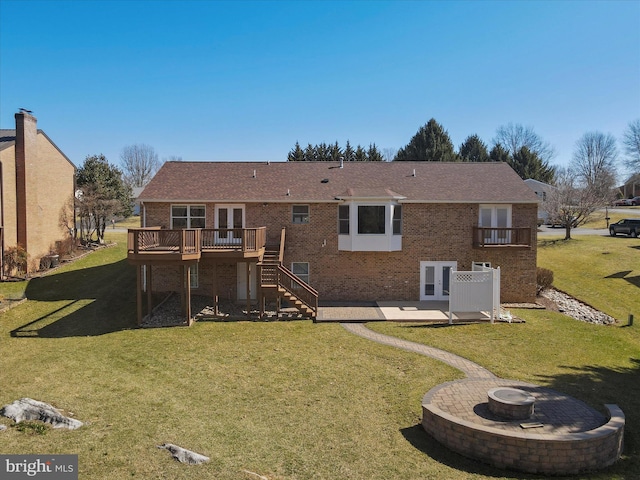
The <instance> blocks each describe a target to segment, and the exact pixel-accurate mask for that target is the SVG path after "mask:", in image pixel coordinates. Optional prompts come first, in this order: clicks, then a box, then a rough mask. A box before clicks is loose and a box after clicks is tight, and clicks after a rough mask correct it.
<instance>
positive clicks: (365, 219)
mask: <svg viewBox="0 0 640 480" xmlns="http://www.w3.org/2000/svg"><path fill="white" fill-rule="evenodd" d="M338 250H344V251H350V252H395V251H399V250H402V206H401V205H399V204H397V203H396V202H395V201H393V200H390V201H380V200H378V201H376V200H373V201H369V199H367V198H363V199H359V201H358V200H353V201H348V202H346V203H344V204H341V205H339V206H338Z"/></svg>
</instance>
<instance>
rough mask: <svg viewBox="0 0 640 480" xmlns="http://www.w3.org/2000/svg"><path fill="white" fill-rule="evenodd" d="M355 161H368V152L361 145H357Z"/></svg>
mask: <svg viewBox="0 0 640 480" xmlns="http://www.w3.org/2000/svg"><path fill="white" fill-rule="evenodd" d="M355 161H356V162H366V161H367V152H365V151H364V148H362V147H361V146H360V145H358V146H357V147H356V153H355Z"/></svg>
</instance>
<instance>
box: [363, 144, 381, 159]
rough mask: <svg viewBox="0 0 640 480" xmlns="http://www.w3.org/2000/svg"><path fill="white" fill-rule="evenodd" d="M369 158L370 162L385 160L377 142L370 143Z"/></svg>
mask: <svg viewBox="0 0 640 480" xmlns="http://www.w3.org/2000/svg"><path fill="white" fill-rule="evenodd" d="M367 160H369V161H370V162H383V161H384V159H383V158H382V153H381V152H380V150H378V147H376V144H375V143H370V144H369V150H367Z"/></svg>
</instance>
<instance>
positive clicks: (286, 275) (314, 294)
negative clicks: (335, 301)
mask: <svg viewBox="0 0 640 480" xmlns="http://www.w3.org/2000/svg"><path fill="white" fill-rule="evenodd" d="M277 281H278V283H277V285H278V287H280V288H282V289H284V290H285V291H286V292H288V293H289V294H291V295H293V296H294V297H296V298H297V299H298V300H300V301H301V302H302V303H303V304H304V305H306V306H307V307H308V308H310V309H311V310H312V311H313V312H314V313H317V312H318V291H317V290H315V289H314V288H313V287H312V286H311V285H309V284H308V283H306V282H305V281H304V280H302V279H301V278H300V277H298V276H297V275H296V274H295V273H293V272H292V271H291V270H289V269H288V268H286V267H284V266H282V265H278V273H277Z"/></svg>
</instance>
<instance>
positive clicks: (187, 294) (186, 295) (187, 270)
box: [182, 265, 191, 325]
mask: <svg viewBox="0 0 640 480" xmlns="http://www.w3.org/2000/svg"><path fill="white" fill-rule="evenodd" d="M183 272H184V275H185V281H184V283H183V285H184V287H183V295H182V298H183V299H184V309H183V312H184V314H185V320H186V322H187V325H191V265H185V266H184V267H183Z"/></svg>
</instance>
